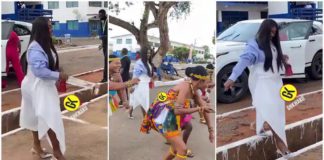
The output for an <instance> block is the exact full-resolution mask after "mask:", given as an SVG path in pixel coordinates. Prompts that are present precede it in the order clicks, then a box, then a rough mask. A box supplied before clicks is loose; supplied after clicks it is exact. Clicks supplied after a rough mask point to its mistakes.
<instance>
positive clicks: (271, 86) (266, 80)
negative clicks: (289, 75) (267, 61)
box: [249, 45, 287, 146]
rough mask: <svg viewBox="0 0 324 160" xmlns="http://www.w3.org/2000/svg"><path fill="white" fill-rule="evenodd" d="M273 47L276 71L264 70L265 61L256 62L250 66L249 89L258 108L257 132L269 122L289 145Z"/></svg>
mask: <svg viewBox="0 0 324 160" xmlns="http://www.w3.org/2000/svg"><path fill="white" fill-rule="evenodd" d="M271 48H272V55H273V56H272V57H273V59H272V66H273V69H274V73H273V72H272V70H271V69H269V70H268V71H267V72H265V71H264V69H263V66H264V62H263V63H257V64H254V65H253V66H252V67H251V68H250V75H249V89H250V92H251V94H252V100H253V102H252V104H253V106H255V108H256V132H257V134H259V133H260V131H261V129H262V128H263V124H264V122H268V124H269V125H270V126H271V128H272V129H273V130H274V131H275V132H276V134H277V135H278V136H279V137H280V139H281V140H282V141H283V142H284V143H285V144H286V146H287V140H286V132H285V123H286V121H285V119H286V118H285V102H284V100H283V99H281V97H280V88H281V87H282V86H283V83H282V79H281V77H280V73H279V72H278V68H277V61H276V59H277V55H278V54H277V51H276V49H275V48H274V46H273V45H272V46H271Z"/></svg>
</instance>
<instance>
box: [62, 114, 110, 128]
mask: <svg viewBox="0 0 324 160" xmlns="http://www.w3.org/2000/svg"><path fill="white" fill-rule="evenodd" d="M62 118H63V119H66V120H70V121H73V122H77V123H81V124H90V125H95V126H98V125H96V124H93V123H90V122H87V121H84V120H81V119H77V118H71V117H67V116H62ZM99 128H100V129H103V130H108V128H107V127H101V126H100V127H99Z"/></svg>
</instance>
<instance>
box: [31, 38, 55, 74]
mask: <svg viewBox="0 0 324 160" xmlns="http://www.w3.org/2000/svg"><path fill="white" fill-rule="evenodd" d="M27 54H28V56H27V57H28V58H27V62H28V66H29V67H31V71H32V72H33V74H34V75H35V76H36V77H39V78H42V79H50V80H58V79H59V75H60V74H59V72H57V71H52V70H50V69H49V68H48V66H49V65H48V57H47V55H46V53H45V51H44V50H43V48H42V47H41V46H40V45H39V44H38V43H37V42H36V41H33V42H32V43H30V45H29V47H28V50H27Z"/></svg>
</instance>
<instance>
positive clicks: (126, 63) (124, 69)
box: [120, 48, 131, 82]
mask: <svg viewBox="0 0 324 160" xmlns="http://www.w3.org/2000/svg"><path fill="white" fill-rule="evenodd" d="M121 53H122V58H121V60H120V61H121V65H122V66H121V76H122V78H123V82H126V81H128V80H129V78H130V77H129V68H130V64H131V61H130V59H129V57H128V50H127V49H126V48H123V49H122V52H121Z"/></svg>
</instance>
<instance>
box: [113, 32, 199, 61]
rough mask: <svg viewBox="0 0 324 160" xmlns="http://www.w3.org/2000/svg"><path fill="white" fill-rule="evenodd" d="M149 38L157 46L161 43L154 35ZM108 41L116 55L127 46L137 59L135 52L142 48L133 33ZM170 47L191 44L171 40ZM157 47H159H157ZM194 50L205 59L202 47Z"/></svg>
mask: <svg viewBox="0 0 324 160" xmlns="http://www.w3.org/2000/svg"><path fill="white" fill-rule="evenodd" d="M118 39H119V41H120V40H121V41H122V43H121V44H118V43H117V40H118ZM126 39H131V41H132V43H131V44H126ZM148 40H149V42H150V43H153V44H154V45H155V46H159V43H160V40H159V38H157V37H153V36H148ZM108 43H109V46H110V47H111V48H113V50H112V52H113V53H114V54H115V55H119V56H120V52H121V50H122V49H123V48H126V49H127V50H128V51H129V56H130V57H131V58H132V59H135V52H136V51H139V50H140V46H139V45H138V44H137V41H136V39H135V36H133V35H131V34H127V35H121V36H115V37H111V38H109V42H108ZM170 47H187V48H190V45H188V44H183V43H180V42H174V41H171V43H170ZM155 49H157V47H156V48H155ZM194 50H196V51H197V53H198V54H197V57H199V58H200V59H203V57H204V53H205V50H204V49H203V48H202V47H194Z"/></svg>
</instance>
